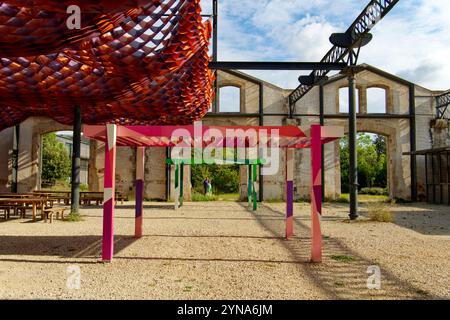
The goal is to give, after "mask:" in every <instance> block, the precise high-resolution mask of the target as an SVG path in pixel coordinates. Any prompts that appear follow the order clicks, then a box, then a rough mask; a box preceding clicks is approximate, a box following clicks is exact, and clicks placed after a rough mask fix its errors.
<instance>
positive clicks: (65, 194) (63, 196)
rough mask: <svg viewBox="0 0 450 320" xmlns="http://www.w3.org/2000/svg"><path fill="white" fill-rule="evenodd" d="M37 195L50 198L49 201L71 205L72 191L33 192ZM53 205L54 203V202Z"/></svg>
mask: <svg viewBox="0 0 450 320" xmlns="http://www.w3.org/2000/svg"><path fill="white" fill-rule="evenodd" d="M33 194H35V195H42V196H46V197H48V198H49V200H56V201H58V203H60V202H61V200H62V202H63V203H64V204H66V205H68V204H69V203H70V198H71V197H70V194H71V192H70V191H51V190H35V191H33ZM52 204H53V201H52Z"/></svg>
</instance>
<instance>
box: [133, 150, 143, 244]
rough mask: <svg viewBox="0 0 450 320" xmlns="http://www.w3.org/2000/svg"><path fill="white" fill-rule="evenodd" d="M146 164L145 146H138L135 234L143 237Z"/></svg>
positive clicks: (137, 236)
mask: <svg viewBox="0 0 450 320" xmlns="http://www.w3.org/2000/svg"><path fill="white" fill-rule="evenodd" d="M144 164H145V148H144V147H138V148H137V150H136V220H135V224H134V235H135V237H136V238H140V237H142V214H143V212H144Z"/></svg>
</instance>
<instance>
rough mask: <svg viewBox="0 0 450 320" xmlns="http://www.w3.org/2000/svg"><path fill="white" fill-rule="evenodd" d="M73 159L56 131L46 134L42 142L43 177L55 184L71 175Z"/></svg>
mask: <svg viewBox="0 0 450 320" xmlns="http://www.w3.org/2000/svg"><path fill="white" fill-rule="evenodd" d="M70 168H71V161H70V156H69V153H68V152H67V150H66V148H65V147H64V144H62V143H61V142H59V141H58V140H56V134H55V133H49V134H46V135H44V137H43V144H42V179H43V180H44V181H46V182H47V183H51V184H54V183H55V182H56V181H59V180H65V179H67V178H69V177H70V171H71V170H70Z"/></svg>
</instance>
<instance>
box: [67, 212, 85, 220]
mask: <svg viewBox="0 0 450 320" xmlns="http://www.w3.org/2000/svg"><path fill="white" fill-rule="evenodd" d="M64 221H66V222H80V221H84V219H83V217H82V216H81V215H79V214H74V213H71V214H69V215H68V216H66V217H65V218H64Z"/></svg>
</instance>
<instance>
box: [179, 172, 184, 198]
mask: <svg viewBox="0 0 450 320" xmlns="http://www.w3.org/2000/svg"><path fill="white" fill-rule="evenodd" d="M183 193H184V164H181V165H180V207H181V206H183Z"/></svg>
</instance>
